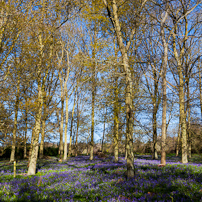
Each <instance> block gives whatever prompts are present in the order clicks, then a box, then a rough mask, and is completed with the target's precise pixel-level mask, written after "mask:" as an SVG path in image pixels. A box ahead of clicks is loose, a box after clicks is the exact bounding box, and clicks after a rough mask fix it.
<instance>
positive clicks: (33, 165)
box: [27, 82, 43, 175]
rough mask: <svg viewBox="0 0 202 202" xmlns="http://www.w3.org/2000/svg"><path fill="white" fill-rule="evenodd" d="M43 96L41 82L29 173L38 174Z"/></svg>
mask: <svg viewBox="0 0 202 202" xmlns="http://www.w3.org/2000/svg"><path fill="white" fill-rule="evenodd" d="M42 106H43V97H42V90H41V83H40V82H39V84H38V111H37V113H36V119H35V126H34V128H33V133H32V135H33V145H32V151H31V158H30V162H29V168H28V173H27V174H28V175H35V174H36V163H37V159H38V147H39V133H40V129H41V115H42Z"/></svg>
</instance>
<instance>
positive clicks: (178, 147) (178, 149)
mask: <svg viewBox="0 0 202 202" xmlns="http://www.w3.org/2000/svg"><path fill="white" fill-rule="evenodd" d="M180 126H181V123H180V118H179V127H178V134H177V147H176V156H178V155H179V151H180V140H181V135H180V134H181V132H180Z"/></svg>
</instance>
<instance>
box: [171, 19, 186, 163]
mask: <svg viewBox="0 0 202 202" xmlns="http://www.w3.org/2000/svg"><path fill="white" fill-rule="evenodd" d="M176 32H177V25H175V30H174V33H173V49H174V56H175V59H176V61H177V71H178V76H179V87H178V91H179V108H180V123H181V142H182V163H187V162H188V158H187V154H188V151H187V132H186V131H187V130H186V113H185V111H184V110H185V103H184V81H183V74H182V71H183V68H182V63H181V59H182V56H183V53H184V50H185V42H186V39H187V35H188V24H187V23H186V26H185V39H184V40H185V41H184V45H183V48H182V50H181V52H180V56H179V55H178V51H177V47H176V41H175V38H176Z"/></svg>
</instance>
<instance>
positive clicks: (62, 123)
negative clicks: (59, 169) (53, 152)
mask: <svg viewBox="0 0 202 202" xmlns="http://www.w3.org/2000/svg"><path fill="white" fill-rule="evenodd" d="M63 126H64V97H63V96H62V98H61V120H60V146H59V150H60V159H61V160H62V157H63V146H64V143H63Z"/></svg>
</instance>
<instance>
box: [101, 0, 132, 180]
mask: <svg viewBox="0 0 202 202" xmlns="http://www.w3.org/2000/svg"><path fill="white" fill-rule="evenodd" d="M103 2H104V4H105V6H106V8H107V11H108V12H109V17H110V18H111V16H113V20H112V22H113V26H114V30H115V33H116V37H117V42H118V45H119V50H120V52H121V56H122V65H123V69H124V72H125V82H126V99H125V105H126V150H127V178H132V177H134V175H135V170H134V154H133V117H132V112H133V110H132V107H133V106H132V95H133V94H132V93H133V92H132V77H131V71H130V68H129V63H128V54H127V51H128V49H129V47H130V44H131V40H130V41H128V43H127V45H126V46H125V45H124V43H123V38H122V33H121V26H120V22H119V18H118V8H117V4H116V0H112V2H111V3H112V11H111V12H110V8H109V6H108V3H107V1H106V0H103ZM135 30H136V28H134V29H133V30H132V31H131V36H130V39H132V38H133V36H134V33H135Z"/></svg>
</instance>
